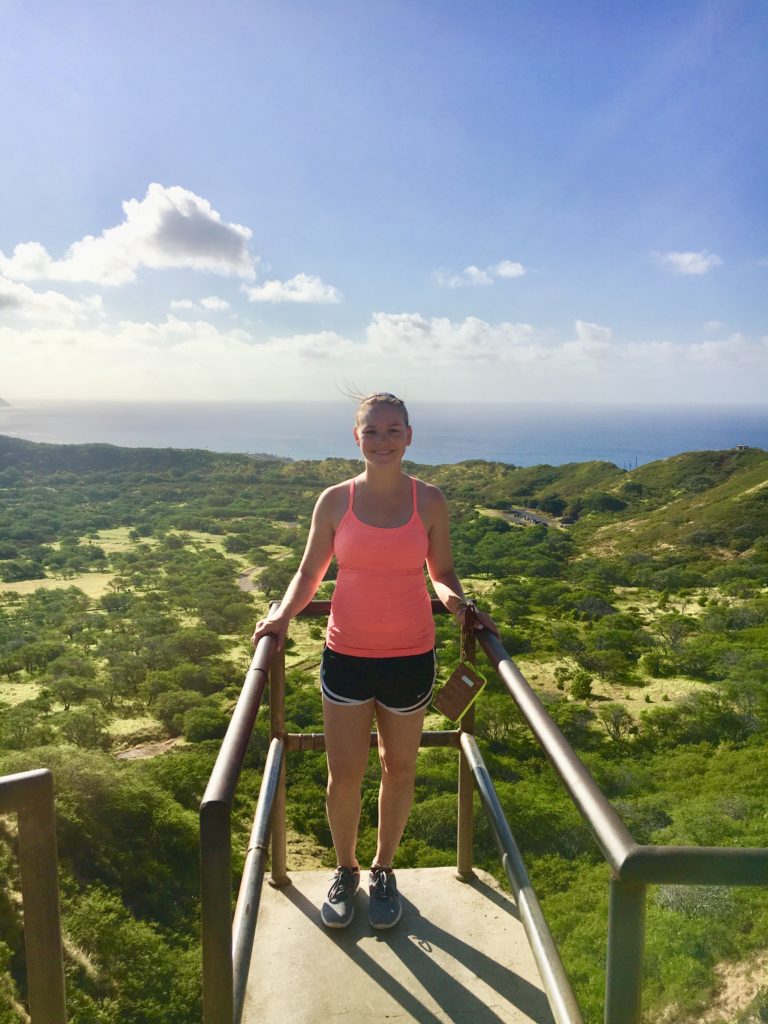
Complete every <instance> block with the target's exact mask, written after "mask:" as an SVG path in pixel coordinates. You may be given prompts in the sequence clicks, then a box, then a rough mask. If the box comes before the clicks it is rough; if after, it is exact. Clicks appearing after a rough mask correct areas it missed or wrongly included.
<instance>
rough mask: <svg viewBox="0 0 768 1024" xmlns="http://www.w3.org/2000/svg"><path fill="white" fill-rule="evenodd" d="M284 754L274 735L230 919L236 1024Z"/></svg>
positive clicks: (237, 1023)
mask: <svg viewBox="0 0 768 1024" xmlns="http://www.w3.org/2000/svg"><path fill="white" fill-rule="evenodd" d="M284 756H285V744H284V743H283V741H282V740H281V739H278V738H277V737H275V738H274V739H273V740H272V742H271V743H270V745H269V753H268V754H267V760H266V763H265V765H264V773H263V775H262V779H261V788H260V789H259V799H258V802H257V804H256V813H255V815H254V817H253V828H252V829H251V838H250V840H249V841H248V852H247V854H246V858H245V865H244V867H243V876H242V879H241V882H240V891H239V893H238V897H237V906H236V907H235V917H234V920H233V922H232V971H233V1002H234V1006H233V1015H232V1019H233V1024H240V1018H241V1017H242V1015H243V1004H244V1002H245V988H246V983H247V981H248V969H249V967H250V962H251V953H252V951H253V939H254V935H255V934H256V922H257V920H258V917H259V903H260V901H261V887H262V885H263V883H264V870H265V868H266V863H267V851H268V850H269V835H270V830H271V827H272V812H273V810H274V806H275V797H276V795H277V787H278V784H279V781H280V772H281V770H282V767H283V757H284Z"/></svg>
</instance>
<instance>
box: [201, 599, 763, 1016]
mask: <svg viewBox="0 0 768 1024" xmlns="http://www.w3.org/2000/svg"><path fill="white" fill-rule="evenodd" d="M432 607H433V611H434V612H435V613H436V614H439V613H440V612H444V611H445V609H444V608H443V606H442V605H441V604H440V602H438V601H433V602H432ZM329 610H330V602H329V601H312V602H310V604H309V605H308V606H307V607H306V608H305V609H304V611H303V612H302V613H301V614H302V615H308V616H318V615H327V614H328V612H329ZM476 641H477V642H478V643H479V644H480V646H481V647H482V649H483V651H484V652H485V654H486V655H487V657H488V659H489V660H490V662H491V664H492V665H493V667H494V669H495V670H496V672H497V673H498V675H499V678H500V679H501V681H502V683H503V684H504V686H505V687H506V689H507V691H508V692H509V694H510V695H511V696H512V698H513V699H514V701H515V703H516V704H517V706H518V707H519V709H520V711H521V713H522V715H523V717H524V718H525V720H526V722H527V724H528V726H529V727H530V729H531V731H532V732H533V734H534V736H535V737H536V740H537V741H538V743H539V744H540V746H541V747H542V749H543V750H544V752H545V753H546V755H547V757H548V758H549V760H550V761H551V763H552V765H553V766H554V768H555V770H556V771H557V773H558V775H559V776H560V779H561V781H562V783H563V785H564V786H565V789H566V791H567V792H568V794H569V796H570V798H571V800H572V801H573V803H574V804H575V805H576V807H577V809H578V810H579V812H580V813H581V815H582V817H583V818H584V820H585V821H586V823H587V826H588V827H589V829H590V831H591V833H592V835H593V837H594V839H595V841H596V843H597V845H598V847H599V849H600V851H601V853H602V855H603V857H604V859H605V861H606V863H607V864H608V867H609V868H610V871H611V875H612V878H611V882H610V906H609V920H608V948H607V955H606V990H605V1014H604V1020H605V1024H639V1022H640V1003H641V985H642V961H643V947H644V941H645V937H644V936H645V900H646V891H647V886H648V885H649V884H652V883H666V884H672V885H674V884H689V885H690V884H704V885H707V884H717V885H766V884H768V850H766V849H734V848H720V847H686V846H670V847H660V846H644V845H640V844H638V843H636V842H635V840H634V838H633V837H632V835H631V833H630V832H629V830H628V829H627V828H626V826H625V825H624V823H623V822H622V820H621V818H620V817H619V816H618V814H617V813H616V811H615V810H614V808H613V807H612V806H611V804H610V802H609V801H608V799H607V797H606V796H605V794H604V793H603V792H602V791H601V790H600V788H599V787H598V785H597V783H596V782H595V781H594V779H593V778H592V776H591V775H590V774H589V772H588V771H587V769H586V767H585V766H584V765H583V764H582V763H581V761H580V760H579V758H578V757H577V756H576V754H575V753H574V751H573V749H572V748H571V746H570V744H569V743H568V741H567V740H566V739H565V737H564V736H563V734H562V733H561V732H560V730H559V729H558V727H557V726H556V724H555V723H554V722H553V720H552V719H551V718H550V716H549V715H548V714H547V712H546V710H545V708H544V707H543V705H542V704H541V702H540V701H539V699H538V697H537V696H536V694H535V693H534V691H533V690H532V689H531V687H530V686H529V684H528V682H527V681H526V679H525V677H524V676H523V674H522V673H521V672H520V670H519V669H518V668H517V666H516V665H515V664H514V662H513V661H512V660H511V659H510V658H509V656H508V654H507V652H506V651H505V650H504V648H503V646H502V644H501V642H500V641H499V639H498V637H496V636H494V635H493V634H491V633H490V632H488V631H487V630H483V631H479V632H478V633H477V634H476ZM467 653H468V654H469V655H470V656H472V655H473V653H474V652H473V651H472V650H470V651H468V652H467ZM270 666H271V667H270ZM268 668H269V670H270V678H271V694H270V697H271V699H270V721H271V733H272V742H271V746H270V752H269V756H268V760H267V765H266V767H265V770H264V777H263V780H262V790H261V794H260V797H259V805H258V808H257V811H256V818H255V820H254V826H253V830H252V833H251V841H250V843H249V848H248V856H247V859H246V868H245V871H244V875H243V883H242V885H241V890H240V897H239V899H238V904H237V909H236V912H235V920H234V928H233V925H232V918H231V895H232V878H231V848H230V843H231V840H230V831H229V829H230V815H231V809H232V799H233V797H234V792H235V787H236V785H237V778H238V776H239V773H240V767H241V765H242V761H243V757H244V755H245V748H246V746H247V742H248V736H249V735H250V730H251V728H252V726H253V721H254V719H255V717H256V713H257V711H258V707H259V703H260V701H261V696H262V693H263V690H264V684H265V680H266V674H267V670H268ZM284 702H285V655H284V652H282V651H280V652H277V651H276V650H275V643H274V640H273V639H272V638H271V637H264V638H262V640H261V641H260V642H259V645H258V648H257V650H256V654H255V655H254V659H253V662H252V664H251V668H250V670H249V673H248V676H247V677H246V682H245V685H244V687H243V692H242V694H241V697H240V700H239V701H238V704H237V708H236V709H235V713H234V716H233V719H232V723H231V724H230V728H229V730H228V732H227V735H226V737H225V739H224V742H223V744H222V748H221V751H220V753H219V757H218V759H217V762H216V767H215V768H214V772H213V775H212V776H211V781H210V783H209V785H208V789H207V790H206V794H205V797H204V799H203V804H202V806H201V822H200V824H201V851H202V867H203V887H202V892H203V956H204V971H203V984H204V1001H203V1005H204V1015H205V1024H239V1021H240V1013H241V1011H242V1005H243V999H244V993H245V984H246V977H247V972H248V966H249V960H250V955H251V950H252V944H253V936H254V931H255V926H256V918H257V915H258V903H259V898H260V893H261V884H262V880H263V877H264V865H265V859H266V852H267V849H266V848H267V834H268V832H269V830H270V822H271V843H272V846H271V852H272V866H271V876H272V883H273V884H274V885H286V884H289V879H288V875H287V865H286V856H285V852H286V840H285V753H286V752H287V751H299V750H318V751H320V750H324V749H325V737H324V736H323V734H322V733H290V734H287V733H286V732H285V703H284ZM473 734H474V716H473V714H472V713H468V714H467V715H465V716H464V718H463V720H462V723H461V727H460V728H459V729H455V730H443V731H435V732H424V733H423V734H422V737H421V746H422V747H435V746H440V747H455V748H457V749H458V751H459V755H460V763H459V782H458V797H457V802H458V815H457V842H456V846H457V876H458V877H459V878H461V879H469V878H471V877H472V857H473V850H472V847H473V830H474V825H473V808H472V797H473V787H474V788H476V789H477V791H478V793H479V796H480V800H481V803H482V804H483V806H484V808H485V811H486V813H487V814H488V817H489V820H490V823H491V827H492V829H493V832H494V835H495V838H496V842H497V845H498V848H499V852H500V855H501V861H502V866H503V868H504V871H505V873H506V876H507V878H508V880H509V882H510V885H511V887H512V890H513V892H514V894H515V898H516V900H517V903H518V907H519V910H520V916H521V920H522V923H523V925H524V927H525V930H526V933H527V935H528V939H529V942H530V944H531V948H532V951H533V954H534V957H535V959H536V963H537V966H538V968H539V972H540V974H541V978H542V982H543V985H544V989H545V992H546V994H547V998H548V1000H549V1004H550V1007H551V1010H552V1013H553V1015H554V1018H555V1021H556V1022H557V1024H581V1022H582V1016H581V1012H580V1010H579V1006H578V1003H577V1000H576V997H575V995H574V993H573V990H572V988H571V985H570V982H569V981H568V978H567V975H566V973H565V970H564V968H563V964H562V961H561V959H560V955H559V953H558V951H557V947H556V945H555V943H554V940H553V938H552V935H551V933H550V931H549V928H548V926H547V923H546V920H545V919H544V915H543V913H542V911H541V907H540V905H539V902H538V899H537V898H536V894H535V892H534V890H533V887H532V885H531V882H530V878H529V877H528V873H527V869H526V867H525V863H524V861H523V858H522V855H521V854H520V850H519V848H518V846H517V843H516V841H515V839H514V836H513V834H512V831H511V829H510V827H509V824H508V822H507V820H506V818H505V816H504V813H503V810H502V808H501V804H500V802H499V800H498V796H497V795H496V792H495V790H494V787H493V784H492V782H491V779H490V776H489V774H488V770H487V768H486V766H485V764H484V762H483V759H482V756H481V754H480V751H479V748H478V746H477V743H476V741H475V738H474V735H473ZM376 744H377V735H376V733H372V734H371V746H372V747H374V746H376Z"/></svg>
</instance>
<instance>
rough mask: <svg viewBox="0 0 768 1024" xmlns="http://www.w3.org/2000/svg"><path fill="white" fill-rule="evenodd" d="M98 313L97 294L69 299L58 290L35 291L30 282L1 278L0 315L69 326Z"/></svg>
mask: <svg viewBox="0 0 768 1024" xmlns="http://www.w3.org/2000/svg"><path fill="white" fill-rule="evenodd" d="M101 312H102V299H101V296H100V295H90V296H88V297H87V298H84V299H79V300H78V299H70V298H68V297H67V296H66V295H62V294H61V292H54V291H51V290H48V291H45V292H36V291H35V290H34V289H33V288H30V287H29V285H26V284H21V283H20V282H18V281H9V280H8V279H7V278H4V277H0V315H5V316H8V315H10V316H12V317H16V318H18V319H22V320H41V321H43V322H46V321H50V322H55V323H59V324H61V325H62V326H69V325H71V324H74V323H77V322H80V321H82V320H86V319H88V318H89V317H92V316H93V315H94V314H97V313H101Z"/></svg>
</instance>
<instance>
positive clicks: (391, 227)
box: [0, 0, 768, 403]
mask: <svg viewBox="0 0 768 1024" xmlns="http://www.w3.org/2000/svg"><path fill="white" fill-rule="evenodd" d="M766 54H768V9H766V7H765V5H764V3H763V2H762V0H754V2H750V0H744V2H736V0H733V2H731V0H718V2H698V3H693V2H685V0H682V2H677V3H669V2H668V0H667V2H664V3H661V2H655V0H650V2H647V3H643V4H636V3H630V2H608V0H605V2H589V0H582V2H579V3H575V2H565V0H556V2H546V0H537V2H534V0H526V2H519V0H494V2H483V0H473V2H462V0H442V2H433V0H417V2H414V0H410V2H407V3H406V2H402V3H401V2H370V0H367V2H362V0H358V2H350V0H343V2H341V0H339V2H334V0H326V2H324V3H322V4H318V3H316V2H312V3H308V2H303V0H298V2H293V0H283V2H273V0H260V2H259V3H258V4H253V3H244V2H242V3H241V2H226V0H225V2H221V3H218V4H215V5H214V4H210V3H202V2H196V0H185V2H184V3H180V2H175V0H167V2H163V3H158V4H150V3H145V2H139V3H136V2H133V3H130V4H129V3H123V2H120V0H117V2H110V3H108V4H104V3H97V2H95V0H90V2H84V0H68V2H67V3H66V4H62V3H51V2H34V0H0V95H2V96H3V97H4V100H3V103H2V105H0V130H1V131H2V138H3V139H4V141H5V145H4V150H5V156H4V158H3V160H2V161H0V195H1V196H2V207H1V208H0V209H1V210H2V215H1V216H0V396H2V397H4V398H7V399H9V400H10V401H14V400H23V399H32V398H36V397H40V398H54V397H56V398H110V397H113V398H153V399H179V398H188V399H197V398H217V399H218V398H227V397H232V398H238V399H242V398H259V397H262V398H269V399H280V398H304V397H307V398H309V397H313V398H326V397H327V398H328V399H335V398H337V397H338V387H339V386H340V385H341V386H343V384H344V382H345V381H352V382H354V383H355V384H356V385H357V386H358V387H360V388H361V389H363V390H378V389H388V390H394V391H397V392H401V393H403V394H404V395H406V396H407V397H410V398H411V399H419V400H426V399H439V398H440V397H446V398H450V399H459V398H465V399H467V400H471V401H477V400H482V399H483V398H487V399H493V400H509V401H559V400H570V401H584V402H595V401H610V400H616V401H621V402H638V403H647V402H669V401H674V402H685V403H708V402H728V403H732V402H740V401H743V402H763V403H765V401H766V396H767V395H768V321H767V319H766V298H765V296H766V294H767V293H768V240H766V225H767V224H768V216H767V213H768V210H767V206H768V189H767V188H766V181H765V165H766V164H765V153H766V152H767V151H768V139H766V134H767V133H766V121H768V104H767V103H766V96H768V90H767V89H766V84H767V82H766V79H768V71H767V70H766V68H767V67H768V61H766Z"/></svg>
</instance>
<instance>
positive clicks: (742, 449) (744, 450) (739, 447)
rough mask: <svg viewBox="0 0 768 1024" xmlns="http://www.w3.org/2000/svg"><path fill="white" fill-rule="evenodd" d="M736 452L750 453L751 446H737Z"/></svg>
mask: <svg viewBox="0 0 768 1024" xmlns="http://www.w3.org/2000/svg"><path fill="white" fill-rule="evenodd" d="M735 450H736V451H737V452H748V451H749V445H748V444H737V445H736V446H735Z"/></svg>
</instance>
